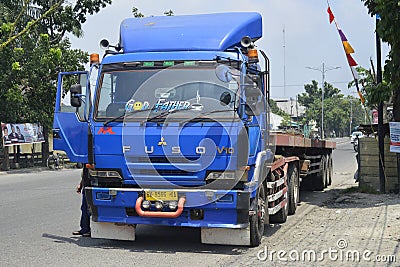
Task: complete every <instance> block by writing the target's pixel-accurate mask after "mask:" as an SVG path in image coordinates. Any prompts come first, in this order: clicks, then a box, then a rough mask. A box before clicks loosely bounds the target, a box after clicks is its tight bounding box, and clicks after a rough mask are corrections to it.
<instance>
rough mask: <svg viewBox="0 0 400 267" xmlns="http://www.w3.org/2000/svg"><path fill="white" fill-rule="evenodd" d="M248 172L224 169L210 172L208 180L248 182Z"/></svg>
mask: <svg viewBox="0 0 400 267" xmlns="http://www.w3.org/2000/svg"><path fill="white" fill-rule="evenodd" d="M247 177H248V172H247V171H223V172H218V171H216V172H210V173H209V174H208V175H207V177H206V181H207V180H237V181H245V182H247Z"/></svg>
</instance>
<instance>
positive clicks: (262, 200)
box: [249, 184, 268, 247]
mask: <svg viewBox="0 0 400 267" xmlns="http://www.w3.org/2000/svg"><path fill="white" fill-rule="evenodd" d="M253 201H257V203H256V205H255V207H257V209H256V210H255V212H256V213H255V214H254V215H251V216H250V218H249V221H250V246H252V247H256V246H258V245H260V243H261V239H262V237H263V235H264V225H265V224H266V222H265V218H267V215H266V214H267V212H268V210H267V206H266V193H265V188H264V184H261V185H260V187H259V188H258V190H257V197H256V198H255V199H254V200H253Z"/></svg>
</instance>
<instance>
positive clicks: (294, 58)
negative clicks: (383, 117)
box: [70, 0, 388, 99]
mask: <svg viewBox="0 0 400 267" xmlns="http://www.w3.org/2000/svg"><path fill="white" fill-rule="evenodd" d="M329 4H330V7H331V9H332V12H333V13H334V15H335V17H336V21H337V23H338V24H339V26H340V27H341V29H342V30H343V32H344V33H345V35H346V37H347V39H348V41H349V43H350V44H351V46H352V47H353V48H354V50H355V53H354V54H352V56H353V58H354V59H355V60H356V61H357V63H358V64H359V65H360V66H363V67H365V68H370V66H371V64H370V58H372V59H373V61H374V64H375V66H376V41H375V19H374V18H372V17H371V16H370V15H369V14H368V10H367V8H366V7H365V6H364V5H363V3H362V2H361V0H330V1H329ZM133 6H135V7H137V8H138V9H139V11H140V12H142V13H143V14H144V15H145V16H162V15H163V13H164V11H168V10H172V11H173V12H174V15H189V14H203V13H220V12H237V11H252V12H253V11H255V12H259V13H260V14H261V15H262V17H263V37H262V38H261V39H260V40H259V41H257V43H256V45H257V47H258V49H261V50H264V51H265V52H266V53H267V55H268V56H269V58H270V61H271V97H272V98H273V99H289V98H295V97H296V95H297V94H300V93H303V92H304V84H307V83H310V82H311V81H312V80H316V81H318V83H321V81H322V64H325V67H326V68H336V67H340V68H339V69H334V70H330V71H326V72H325V81H327V82H329V83H331V84H333V85H334V86H335V87H337V88H339V89H340V90H341V91H342V93H343V94H345V95H349V94H350V95H353V96H356V93H355V88H350V89H348V88H347V84H348V82H350V81H351V80H352V74H351V71H350V68H349V66H348V63H347V60H346V56H345V53H344V50H343V46H342V43H341V40H340V37H339V34H338V32H337V30H336V27H335V25H334V24H329V16H328V13H327V7H328V5H327V1H326V0H243V1H236V0H168V1H167V0H135V1H132V0H113V3H112V5H109V6H107V7H106V8H105V9H103V10H101V11H100V12H99V13H97V14H94V15H91V16H88V18H87V21H86V23H85V24H84V25H83V31H84V36H83V37H82V38H79V39H77V38H75V37H73V36H70V38H71V42H72V48H80V49H82V50H84V51H87V52H89V53H99V54H101V55H102V54H103V53H104V51H102V50H101V49H100V47H99V42H100V40H102V39H104V38H106V39H108V40H109V41H110V43H111V44H117V43H118V38H119V25H120V23H121V21H122V20H123V19H125V18H128V17H132V7H133ZM138 41H140V40H138ZM387 53H388V47H387V45H385V44H383V45H382V62H384V61H385V57H386V55H387ZM307 67H312V68H316V69H320V70H321V71H317V70H310V69H308V68H307Z"/></svg>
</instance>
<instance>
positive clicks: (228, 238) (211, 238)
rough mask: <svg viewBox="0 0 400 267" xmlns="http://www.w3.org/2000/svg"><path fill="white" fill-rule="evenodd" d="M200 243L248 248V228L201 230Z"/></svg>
mask: <svg viewBox="0 0 400 267" xmlns="http://www.w3.org/2000/svg"><path fill="white" fill-rule="evenodd" d="M201 243H203V244H215V245H235V246H250V227H247V228H245V229H227V228H201Z"/></svg>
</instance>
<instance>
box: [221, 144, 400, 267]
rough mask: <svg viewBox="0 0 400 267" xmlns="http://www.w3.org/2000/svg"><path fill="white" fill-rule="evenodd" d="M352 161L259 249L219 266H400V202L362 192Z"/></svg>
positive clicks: (307, 196)
mask: <svg viewBox="0 0 400 267" xmlns="http://www.w3.org/2000/svg"><path fill="white" fill-rule="evenodd" d="M339 149H341V151H340V152H339V153H340V154H338V155H340V156H342V155H343V153H352V152H351V150H350V149H351V148H350V147H348V145H347V144H343V145H342V146H341V147H339ZM345 150H348V151H347V152H346V151H345ZM334 156H335V155H334ZM350 156H351V157H352V155H350ZM345 159H347V161H346V162H345ZM348 159H349V157H343V162H341V159H340V157H339V156H337V157H336V162H339V164H338V165H336V166H340V168H339V167H338V168H337V169H335V173H334V182H333V184H332V186H330V187H329V188H328V189H326V190H325V191H323V192H307V191H302V192H301V205H300V206H299V207H298V209H297V211H296V214H295V215H294V216H289V217H288V220H287V222H286V223H284V224H273V225H272V224H271V225H269V226H268V227H267V229H266V231H265V237H264V239H263V242H262V244H261V245H260V246H259V247H257V248H251V249H247V250H246V251H245V252H243V253H242V254H238V255H237V256H231V257H228V258H225V259H222V260H220V261H219V262H218V265H220V266H271V265H273V266H362V267H364V266H400V196H399V195H393V194H365V193H359V192H357V189H356V188H354V187H356V186H357V185H358V184H356V183H354V180H353V174H354V172H353V170H355V168H356V166H355V161H354V162H353V161H349V160H348ZM346 164H347V165H346Z"/></svg>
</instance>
